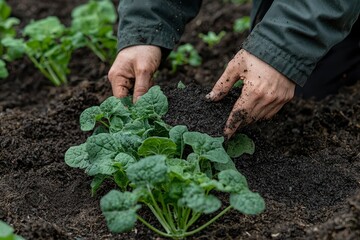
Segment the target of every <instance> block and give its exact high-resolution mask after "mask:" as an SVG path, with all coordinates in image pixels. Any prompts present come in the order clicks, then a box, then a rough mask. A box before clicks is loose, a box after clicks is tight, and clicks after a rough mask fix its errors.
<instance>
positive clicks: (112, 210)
mask: <svg viewBox="0 0 360 240" xmlns="http://www.w3.org/2000/svg"><path fill="white" fill-rule="evenodd" d="M136 202H137V197H136V195H135V194H133V193H131V192H119V191H116V190H111V191H110V192H109V193H108V194H106V195H105V196H104V197H103V198H102V199H101V200H100V207H101V211H102V212H103V214H104V216H105V219H106V222H107V225H108V227H109V229H110V231H112V232H115V233H121V232H125V231H129V230H131V229H132V228H133V227H134V225H135V222H136V219H137V217H136V211H137V210H138V209H139V208H140V206H138V205H136Z"/></svg>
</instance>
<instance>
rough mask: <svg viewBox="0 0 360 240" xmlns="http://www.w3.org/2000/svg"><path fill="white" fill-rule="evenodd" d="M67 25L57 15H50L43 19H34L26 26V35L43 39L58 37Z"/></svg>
mask: <svg viewBox="0 0 360 240" xmlns="http://www.w3.org/2000/svg"><path fill="white" fill-rule="evenodd" d="M64 30H65V26H64V25H63V24H61V22H60V20H59V19H58V18H57V17H54V16H50V17H47V18H44V19H41V20H37V21H32V22H30V23H29V24H28V25H26V27H25V28H24V31H23V34H24V36H27V37H30V38H33V39H36V40H39V41H43V40H44V39H46V38H48V37H52V38H56V37H59V36H61V35H62V34H63V32H64Z"/></svg>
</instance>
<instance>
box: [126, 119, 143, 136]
mask: <svg viewBox="0 0 360 240" xmlns="http://www.w3.org/2000/svg"><path fill="white" fill-rule="evenodd" d="M146 130H147V128H146V126H145V122H144V120H143V119H136V120H134V121H132V122H129V123H127V124H125V126H124V128H123V129H122V132H128V133H129V134H134V135H139V136H141V135H143V134H144V132H145V131H146Z"/></svg>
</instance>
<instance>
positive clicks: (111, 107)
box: [100, 96, 131, 119]
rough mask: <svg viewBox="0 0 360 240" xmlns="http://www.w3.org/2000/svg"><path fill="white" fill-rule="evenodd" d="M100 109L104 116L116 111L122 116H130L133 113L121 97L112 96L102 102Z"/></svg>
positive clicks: (108, 116)
mask: <svg viewBox="0 0 360 240" xmlns="http://www.w3.org/2000/svg"><path fill="white" fill-rule="evenodd" d="M100 109H101V111H102V112H103V113H104V117H105V118H107V119H110V117H111V116H112V115H113V114H115V113H116V115H117V116H120V117H128V116H130V115H131V113H130V111H129V109H128V108H127V107H125V106H124V105H123V103H122V101H121V100H120V99H119V98H116V97H114V96H111V97H109V98H107V99H106V100H105V101H104V102H102V103H101V104H100Z"/></svg>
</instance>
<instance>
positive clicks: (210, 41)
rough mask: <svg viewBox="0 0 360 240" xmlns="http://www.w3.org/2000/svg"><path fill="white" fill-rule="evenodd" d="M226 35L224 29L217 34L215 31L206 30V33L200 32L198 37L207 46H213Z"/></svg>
mask: <svg viewBox="0 0 360 240" xmlns="http://www.w3.org/2000/svg"><path fill="white" fill-rule="evenodd" d="M225 35H226V32H225V31H221V32H220V33H219V34H216V33H215V32H212V31H210V32H208V33H207V34H203V33H200V34H199V38H201V40H202V41H203V42H204V43H206V44H207V45H208V46H209V48H213V47H214V46H215V45H217V44H219V43H220V41H221V39H222V38H223V37H224V36H225Z"/></svg>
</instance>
